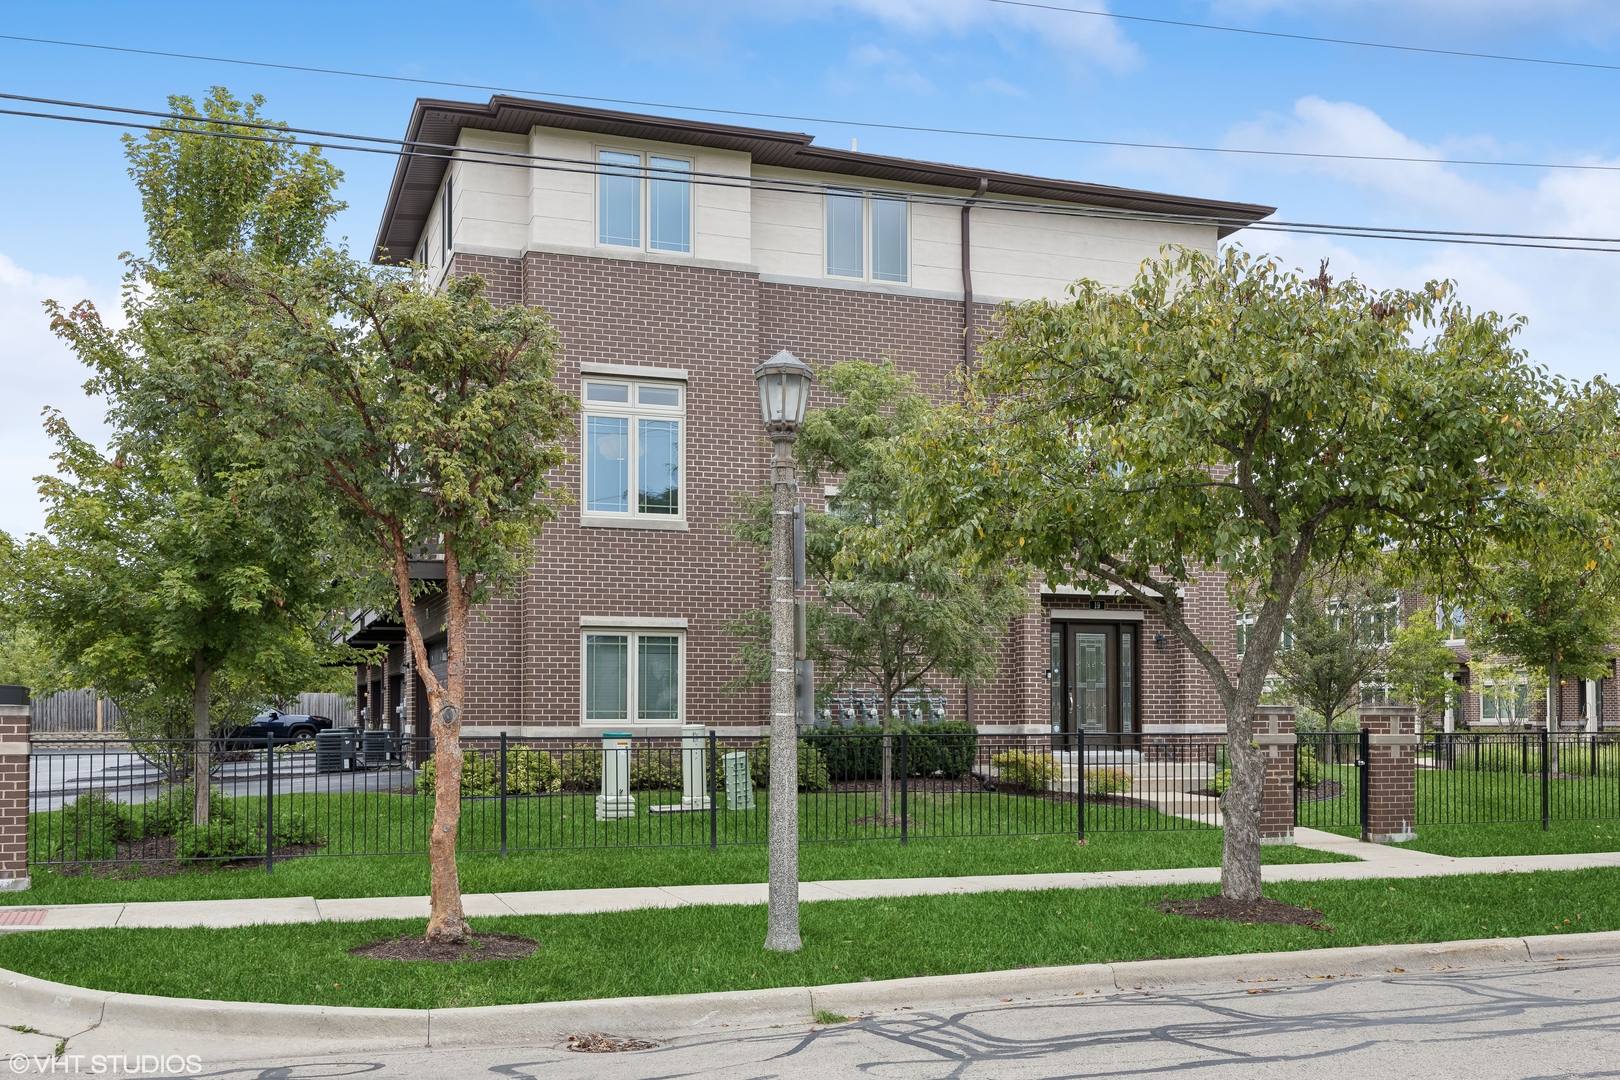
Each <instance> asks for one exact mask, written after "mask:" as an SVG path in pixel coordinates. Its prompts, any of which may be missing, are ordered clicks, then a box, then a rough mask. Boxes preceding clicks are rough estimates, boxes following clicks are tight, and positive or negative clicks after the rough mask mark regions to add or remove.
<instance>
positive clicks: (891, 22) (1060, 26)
mask: <svg viewBox="0 0 1620 1080" xmlns="http://www.w3.org/2000/svg"><path fill="white" fill-rule="evenodd" d="M798 6H799V5H798V4H797V3H793V4H790V5H785V6H784V8H785V9H788V10H791V9H792V8H794V7H798ZM1085 6H1086V7H1093V8H1097V9H1099V10H1107V4H1106V3H1104V2H1103V0H1092V2H1091V3H1088V4H1086V5H1085ZM815 7H816V8H818V9H819V10H822V11H825V10H827V8H828V7H833V8H844V9H847V10H851V11H855V12H858V13H860V14H862V15H868V16H871V17H872V18H875V19H877V20H878V21H880V22H882V23H884V24H885V25H888V26H892V27H894V28H896V29H899V30H903V31H906V32H908V33H912V34H918V35H925V34H936V33H949V34H953V35H957V36H963V35H968V34H977V33H980V32H983V31H986V30H988V31H990V32H992V33H1005V32H1008V31H1012V32H1015V33H1019V34H1029V33H1033V34H1035V35H1036V36H1038V37H1040V38H1041V39H1043V40H1044V41H1045V42H1046V43H1047V44H1049V45H1051V46H1054V47H1056V48H1057V49H1059V50H1060V51H1065V52H1068V53H1069V54H1071V58H1072V59H1074V60H1087V61H1091V62H1094V63H1100V64H1102V65H1103V66H1105V67H1108V68H1111V69H1114V70H1125V69H1128V68H1131V67H1134V66H1135V65H1136V63H1137V61H1138V59H1139V54H1138V52H1137V49H1136V46H1135V45H1133V44H1132V43H1131V42H1130V41H1129V40H1128V39H1127V38H1126V36H1125V34H1124V32H1123V31H1122V29H1121V27H1120V24H1119V23H1118V22H1116V21H1115V20H1113V19H1100V18H1095V17H1088V16H1084V15H1069V14H1064V13H1063V12H1061V11H1043V10H1040V9H1037V8H1021V7H1014V6H1012V5H1008V4H996V3H990V2H988V0H833V2H832V3H831V4H830V5H828V4H817V5H815ZM784 8H779V9H778V11H779V13H780V12H781V11H782V10H784Z"/></svg>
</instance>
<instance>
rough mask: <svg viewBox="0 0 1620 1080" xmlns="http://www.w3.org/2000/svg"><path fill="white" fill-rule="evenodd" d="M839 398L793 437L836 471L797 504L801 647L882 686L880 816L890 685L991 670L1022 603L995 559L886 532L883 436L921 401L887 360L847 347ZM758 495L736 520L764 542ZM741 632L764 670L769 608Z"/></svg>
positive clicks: (809, 462) (893, 509) (892, 513)
mask: <svg viewBox="0 0 1620 1080" xmlns="http://www.w3.org/2000/svg"><path fill="white" fill-rule="evenodd" d="M820 385H821V387H822V389H823V390H825V391H826V392H828V393H830V394H832V395H835V396H837V397H838V398H841V399H842V400H843V403H842V404H840V405H834V406H830V407H828V408H825V409H817V410H815V411H812V412H811V413H809V414H808V415H807V416H806V417H805V422H804V428H803V430H802V431H801V432H800V435H799V438H798V441H797V443H796V444H795V446H794V451H795V453H796V455H797V457H798V460H799V464H800V466H801V467H802V468H803V469H804V470H805V473H806V477H807V479H808V480H809V481H810V482H811V483H816V484H819V483H821V482H822V481H823V480H824V479H825V480H836V481H837V484H838V493H837V494H836V495H833V496H830V497H829V498H828V500H827V505H828V512H827V513H810V514H808V515H807V518H806V543H805V572H806V576H807V578H809V579H811V580H813V581H814V587H815V589H816V591H817V593H818V594H819V601H818V602H817V603H813V604H811V605H810V606H809V608H808V610H807V611H806V613H805V622H806V630H807V635H808V641H807V648H808V653H809V655H810V657H811V658H812V659H813V660H815V661H816V663H817V665H818V670H820V671H825V672H826V673H828V674H829V675H830V676H831V677H832V679H834V680H836V681H837V682H840V683H843V684H845V685H850V684H860V685H870V686H873V687H875V688H876V690H877V692H878V695H879V696H880V697H881V699H882V725H883V730H884V733H885V738H884V740H883V765H882V796H881V810H880V816H881V818H882V820H883V821H885V822H887V821H889V820H891V819H892V817H893V815H892V813H891V808H892V807H891V804H892V799H893V782H894V778H893V773H894V770H893V762H892V756H893V752H894V750H893V745H892V739H891V738H890V737H889V736H890V735H891V733H892V718H893V713H894V700H895V698H896V697H897V696H898V695H900V694H902V693H905V692H907V691H914V690H924V689H927V688H929V687H930V686H931V685H932V683H933V681H934V680H937V679H940V678H951V679H956V680H959V681H961V682H963V683H966V684H969V685H973V684H978V683H983V682H985V681H986V680H988V679H990V678H991V677H993V676H994V674H995V671H996V659H997V656H998V654H999V652H1000V645H1001V640H1002V638H1003V637H1004V636H1005V634H1006V629H1007V624H1008V621H1009V620H1010V619H1012V617H1013V616H1015V615H1017V614H1019V613H1020V612H1022V611H1023V610H1024V608H1025V606H1026V604H1027V597H1026V593H1025V588H1024V584H1023V580H1022V578H1021V576H1020V575H1018V574H1016V573H1014V572H1013V571H1012V570H1011V569H1010V568H1009V567H1008V566H1007V565H1006V564H1005V563H1002V564H996V565H993V566H990V567H987V568H976V567H972V566H964V565H963V564H962V563H961V561H960V560H959V559H956V558H953V557H951V556H949V555H948V554H947V553H945V552H943V551H941V550H939V549H937V548H935V547H932V546H930V545H929V544H927V543H917V544H911V543H906V544H901V545H895V544H893V543H891V542H890V536H891V534H892V533H895V532H896V531H898V530H899V529H900V527H901V521H900V493H901V490H902V488H903V487H904V484H905V474H904V467H903V465H902V464H901V461H900V459H899V458H898V457H897V455H896V453H895V450H896V447H897V446H898V445H899V443H900V442H901V440H903V439H905V438H906V437H907V436H909V435H911V434H913V433H915V432H916V431H918V430H920V429H921V428H922V427H923V426H924V425H925V424H926V423H927V421H928V418H929V417H930V415H931V414H932V411H933V405H932V404H931V403H930V402H929V400H928V398H927V397H926V396H925V395H924V394H923V393H921V392H920V391H918V390H917V388H916V386H915V384H914V382H913V380H912V379H911V378H910V377H909V376H907V375H905V374H904V373H902V372H900V371H899V370H897V369H896V368H895V366H894V364H893V362H892V361H889V360H884V361H882V362H878V363H872V362H868V361H861V360H849V361H844V362H842V363H838V364H834V365H832V366H831V367H830V368H829V369H827V370H826V371H825V372H824V373H823V375H822V378H821V384H820ZM770 509H771V508H770V501H769V499H768V498H763V499H758V500H753V501H752V502H751V512H750V514H749V515H748V516H747V518H746V519H745V521H744V523H743V526H742V528H741V529H740V532H741V534H742V535H743V536H744V537H745V538H746V539H748V540H750V541H751V542H753V543H755V544H756V545H757V546H760V547H768V545H769V543H770ZM733 629H734V631H735V632H737V633H739V634H740V635H741V636H742V637H743V639H744V640H743V647H742V653H741V655H742V660H743V663H744V666H745V668H746V669H747V675H746V676H745V677H744V680H743V681H744V682H763V681H765V680H766V679H767V678H768V676H769V670H770V659H771V657H770V614H769V612H765V611H754V612H750V613H749V614H748V615H747V616H745V617H744V618H743V619H742V620H741V621H740V622H739V623H738V624H737V625H736V626H735V627H734V628H733Z"/></svg>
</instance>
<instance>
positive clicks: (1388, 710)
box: [1360, 705, 1419, 844]
mask: <svg viewBox="0 0 1620 1080" xmlns="http://www.w3.org/2000/svg"><path fill="white" fill-rule="evenodd" d="M1360 717H1361V730H1362V731H1365V732H1367V744H1368V749H1367V764H1366V769H1367V813H1366V819H1365V820H1364V821H1362V823H1361V838H1362V839H1363V840H1367V841H1370V842H1372V843H1374V844H1398V843H1401V842H1402V841H1404V840H1413V839H1416V838H1417V831H1416V830H1417V747H1418V738H1419V736H1418V733H1417V710H1416V709H1415V708H1412V707H1411V706H1409V705H1378V706H1369V707H1365V708H1363V709H1361V710H1360Z"/></svg>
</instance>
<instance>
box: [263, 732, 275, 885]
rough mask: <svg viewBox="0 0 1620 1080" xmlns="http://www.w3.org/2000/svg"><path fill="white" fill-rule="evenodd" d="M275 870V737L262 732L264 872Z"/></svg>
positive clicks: (269, 872)
mask: <svg viewBox="0 0 1620 1080" xmlns="http://www.w3.org/2000/svg"><path fill="white" fill-rule="evenodd" d="M275 871H276V737H275V736H274V735H272V734H271V733H270V732H268V731H267V732H265V733H264V872H265V873H267V874H273V873H275Z"/></svg>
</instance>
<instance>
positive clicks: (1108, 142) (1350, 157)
mask: <svg viewBox="0 0 1620 1080" xmlns="http://www.w3.org/2000/svg"><path fill="white" fill-rule="evenodd" d="M991 2H996V3H1003V2H1005V3H1011V2H1012V0H991ZM1023 6H1036V7H1043V6H1049V5H1038V4H1029V5H1023ZM1053 10H1061V11H1071V12H1075V13H1078V14H1082V15H1087V14H1108V13H1103V12H1096V11H1091V10H1090V9H1083V8H1057V7H1055V6H1054V7H1053ZM1122 17H1123V16H1122ZM1129 18H1133V19H1138V20H1142V21H1163V22H1170V23H1174V22H1175V20H1152V19H1149V18H1148V17H1147V16H1130V17H1129ZM1177 25H1180V24H1177ZM1186 25H1196V26H1200V27H1204V28H1210V29H1232V30H1234V32H1235V31H1236V28H1230V27H1218V26H1214V25H1213V24H1202V23H1199V24H1186ZM1256 33H1259V31H1256ZM1265 33H1267V34H1270V33H1271V32H1269V31H1267V32H1265ZM1322 40H1328V39H1322ZM0 41H16V42H23V43H28V44H37V45H55V46H62V47H67V48H77V49H92V50H98V51H103V52H115V53H127V54H131V55H136V56H156V57H163V58H165V59H174V60H194V61H199V62H204V63H213V64H233V65H237V66H242V67H254V68H265V69H270V70H276V71H292V72H299V73H302V74H314V75H335V76H341V77H344V78H351V79H370V80H375V81H379V82H390V83H407V84H412V85H417V86H442V87H447V88H450V89H457V90H482V91H488V92H490V93H495V94H516V95H524V96H529V97H541V98H554V99H559V100H563V101H587V102H593V103H596V104H600V105H627V106H632V107H635V108H640V109H667V110H670V111H673V112H686V113H706V114H711V115H715V116H738V117H748V118H751V119H759V120H785V121H790V122H792V123H796V124H797V123H803V124H831V125H835V126H838V127H849V128H862V129H871V130H878V131H908V132H916V133H919V134H925V135H955V136H963V137H967V138H976V139H999V140H1008V141H1015V142H1037V143H1049V144H1053V145H1060V146H1102V147H1112V148H1117V149H1125V150H1169V151H1177V152H1185V153H1199V154H1226V155H1233V156H1249V157H1276V158H1303V159H1319V160H1324V161H1386V162H1409V163H1422V164H1438V165H1462V166H1470V167H1480V168H1492V167H1494V168H1511V169H1569V170H1575V171H1597V172H1614V171H1620V166H1614V165H1596V164H1586V163H1579V162H1536V161H1503V160H1497V159H1491V158H1441V157H1422V156H1417V155H1401V154H1334V153H1324V152H1320V151H1305V150H1264V149H1255V148H1246V147H1232V146H1198V145H1190V144H1186V143H1157V142H1142V141H1137V140H1126V139H1087V138H1081V137H1078V136H1068V135H1034V134H1027V133H1022V132H1007V131H988V130H982V129H975V128H952V127H938V126H933V125H926V124H898V123H890V122H886V121H880V120H851V119H847V118H837V117H826V116H810V115H804V114H798V113H777V112H760V111H756V110H749V109H723V108H715V107H711V106H706V105H684V104H679V103H674V102H663V101H643V100H639V99H635V98H615V97H603V96H598V95H590V94H570V93H565V92H563V91H559V90H535V89H525V88H522V87H512V86H501V85H497V84H494V83H478V82H462V81H457V80H454V79H429V78H423V77H420V76H411V75H387V74H383V73H381V72H374V71H356V70H351V69H347V68H328V67H318V66H315V65H310V64H286V63H279V62H276V61H270V60H244V59H241V58H239V57H229V56H210V55H206V54H203V53H182V52H170V51H167V50H163V49H140V48H135V47H133V46H127V45H103V44H99V43H96V42H85V41H70V40H67V39H63V38H42V37H28V36H25V35H21V34H0ZM1338 43H1341V44H1358V43H1356V42H1348V41H1344V42H1338ZM1359 44H1369V45H1370V44H1371V43H1359ZM1389 47H1390V48H1395V46H1389ZM1403 48H1404V47H1403ZM1412 48H1413V49H1416V46H1413V47H1412ZM1419 51H1421V50H1419ZM1480 55H1481V56H1487V54H1480ZM1488 58H1492V59H1526V58H1513V57H1488ZM1526 62H1531V61H1530V60H1528V59H1526ZM1535 62H1543V61H1535ZM1544 62H1546V63H1553V62H1554V61H1544ZM1570 63H1571V64H1575V62H1574V61H1571V62H1570ZM1575 66H1594V67H1604V66H1606V65H1575ZM1612 66H1613V67H1615V69H1616V70H1620V65H1612Z"/></svg>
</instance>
